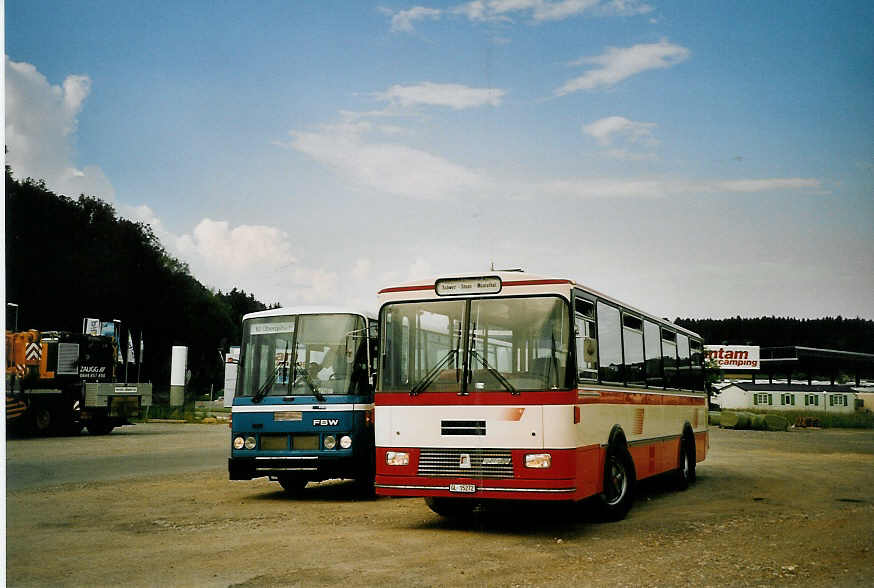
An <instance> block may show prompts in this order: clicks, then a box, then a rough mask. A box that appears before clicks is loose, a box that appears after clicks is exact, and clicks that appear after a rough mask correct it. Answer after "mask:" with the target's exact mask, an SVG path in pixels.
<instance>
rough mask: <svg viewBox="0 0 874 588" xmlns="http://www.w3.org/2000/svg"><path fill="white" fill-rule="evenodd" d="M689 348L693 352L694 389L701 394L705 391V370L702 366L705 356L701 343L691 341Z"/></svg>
mask: <svg viewBox="0 0 874 588" xmlns="http://www.w3.org/2000/svg"><path fill="white" fill-rule="evenodd" d="M689 348H690V350H691V352H692V389H693V390H698V391H699V392H701V391H703V390H704V369H703V367H702V364H701V362H702V361H703V360H704V355H703V350H702V348H701V341H698V340H696V339H690V340H689Z"/></svg>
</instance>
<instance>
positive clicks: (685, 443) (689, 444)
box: [676, 435, 695, 490]
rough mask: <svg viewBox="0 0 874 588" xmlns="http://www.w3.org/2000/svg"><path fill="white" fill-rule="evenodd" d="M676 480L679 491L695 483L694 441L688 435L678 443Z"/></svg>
mask: <svg viewBox="0 0 874 588" xmlns="http://www.w3.org/2000/svg"><path fill="white" fill-rule="evenodd" d="M676 478H677V488H679V489H680V490H685V489H686V488H688V487H689V484H691V483H693V482H694V481H695V440H694V439H693V438H691V437H689V436H688V435H686V436H684V437H683V439H682V441H680V463H679V468H677V476H676Z"/></svg>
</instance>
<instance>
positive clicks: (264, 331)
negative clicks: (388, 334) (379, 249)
mask: <svg viewBox="0 0 874 588" xmlns="http://www.w3.org/2000/svg"><path fill="white" fill-rule="evenodd" d="M366 345H367V329H366V327H365V323H364V319H363V318H362V317H360V316H356V315H351V314H323V315H297V316H295V315H286V316H275V317H262V318H254V319H249V320H247V321H246V322H245V325H244V328H243V344H242V348H241V352H240V353H241V359H240V376H239V377H240V385H239V387H238V391H237V395H238V396H253V397H263V396H300V395H306V396H316V397H321V396H325V395H331V394H364V393H366V392H365V391H366V390H367V378H368V374H367V347H366Z"/></svg>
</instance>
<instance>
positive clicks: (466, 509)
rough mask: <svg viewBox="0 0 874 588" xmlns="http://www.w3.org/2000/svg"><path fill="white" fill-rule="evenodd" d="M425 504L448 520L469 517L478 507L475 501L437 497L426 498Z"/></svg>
mask: <svg viewBox="0 0 874 588" xmlns="http://www.w3.org/2000/svg"><path fill="white" fill-rule="evenodd" d="M425 504H427V505H428V508H430V509H431V510H433V511H434V512H435V513H437V514H439V515H440V516H441V517H447V518H461V517H466V516H469V515H470V514H471V513H472V512H473V509H474V507H475V506H476V503H474V501H472V500H468V499H465V498H438V497H436V496H426V497H425Z"/></svg>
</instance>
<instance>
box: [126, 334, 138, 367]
mask: <svg viewBox="0 0 874 588" xmlns="http://www.w3.org/2000/svg"><path fill="white" fill-rule="evenodd" d="M127 362H128V363H136V362H137V360H136V358H135V357H134V340H133V338H132V337H131V336H130V331H128V332H127Z"/></svg>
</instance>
